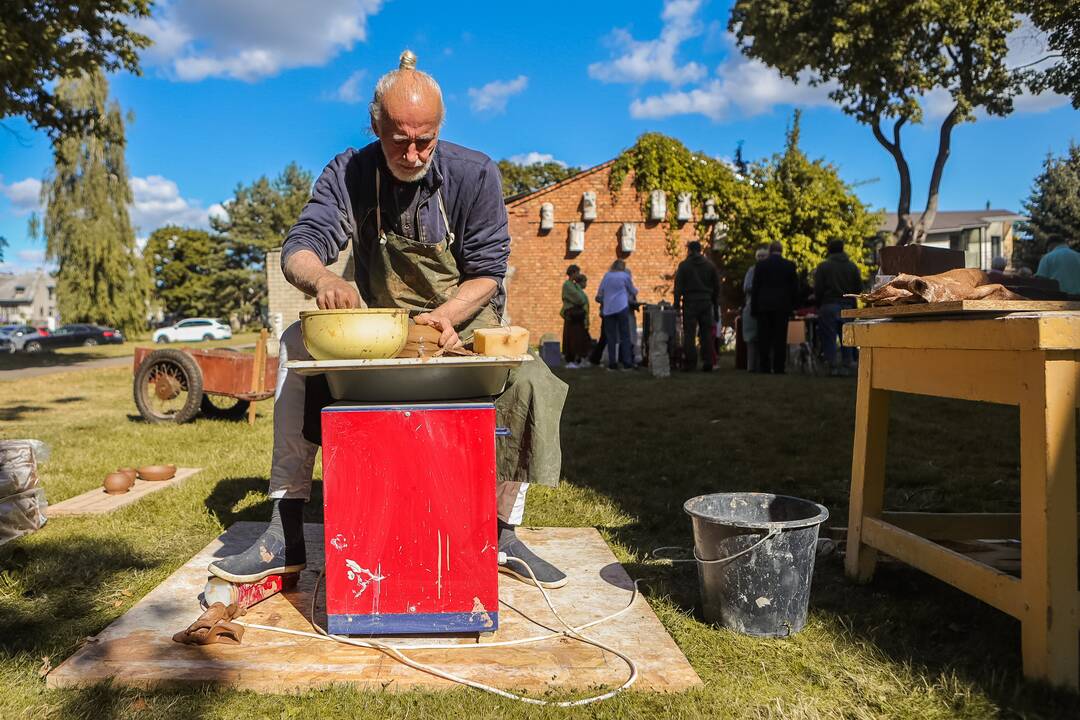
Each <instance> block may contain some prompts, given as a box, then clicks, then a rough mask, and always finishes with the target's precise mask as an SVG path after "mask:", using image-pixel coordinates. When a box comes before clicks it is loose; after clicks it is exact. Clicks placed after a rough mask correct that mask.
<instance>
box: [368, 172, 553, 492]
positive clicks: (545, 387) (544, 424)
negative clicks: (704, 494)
mask: <svg viewBox="0 0 1080 720" xmlns="http://www.w3.org/2000/svg"><path fill="white" fill-rule="evenodd" d="M381 181H382V178H381V177H380V173H379V171H378V170H376V171H375V229H376V240H375V242H373V243H372V244H371V251H370V254H369V256H368V274H369V283H370V289H371V296H372V297H371V300H372V302H371V305H372V306H373V307H397V308H402V309H405V310H408V311H409V314H410V315H417V314H420V313H423V312H428V311H431V310H434V309H435V308H437V307H439V306H440V305H442V304H444V303H446V302H447V301H448V300H449V299H450V298H452V297H454V296H455V295H456V294H457V290H458V287H459V286H460V284H461V271H460V270H459V269H458V266H457V260H455V259H454V255H453V253H452V252H451V251H450V248H451V247H453V244H454V242H455V240H456V238H455V237H454V233H453V232H451V230H450V221H449V219H448V218H447V215H446V206H445V205H444V204H443V197H442V191H441V190H436V191H435V199H436V201H437V202H438V204H439V215H440V217H441V218H442V222H443V232H444V234H443V238H442V239H441V240H439V241H438V242H435V243H428V242H423V240H424V229H423V225H422V224H418V232H419V233H420V241H417V240H413V239H412V238H407V237H405V236H404V235H399V234H397V233H395V232H386V231H385V230H383V226H382V204H381V200H380V197H379V193H380V187H379V186H380V185H381ZM501 320H502V318H500V317H499V315H498V313H496V311H495V308H494V307H493V306H492V305H491V304H488V305H485V306H484V307H483V308H482V309H481V310H480V311H479V312H478V313H477V314H476V315H475V316H473V317H472V318H469V319H466V320H465V321H463V322H462V323H460V324H459V325H458V327H456V328H455V329H456V330H457V331H458V334H459V336H460V337H461V339H462V342H469V341H470V340H471V339H472V334H473V332H474V331H475V330H478V329H480V328H489V327H498V326H499V325H501V324H502V323H501ZM566 391H567V386H566V383H564V382H563V381H561V380H559V379H558V378H557V377H555V376H554V375H553V374H552V373H551V370H549V369H548V367H547V365H545V364H544V363H543V362H542V361H541V360H540V359H539V358H538V357H535V356H534V359H533V361H532V362H527V363H523V364H522V365H521V366H520V367H518V368H515V369H514V370H511V371H510V377H509V379H508V381H507V386H506V390H505V391H504V392H503V393H502V394H501V395H499V397H497V398H496V399H495V414H496V422H498V424H499V425H500V426H501V427H506V428H509V430H510V437H507V438H501V439H500V440H499V443H498V445H497V446H496V447H497V449H498V452H497V453H496V459H497V467H498V479H499V480H500V481H514V482H528V483H539V484H541V485H557V484H558V482H559V474H560V472H561V468H562V449H561V447H560V443H559V421H560V419H561V417H562V408H563V403H564V402H565V401H566Z"/></svg>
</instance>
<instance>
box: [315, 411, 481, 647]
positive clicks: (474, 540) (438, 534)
mask: <svg viewBox="0 0 1080 720" xmlns="http://www.w3.org/2000/svg"><path fill="white" fill-rule="evenodd" d="M322 440H323V446H322V449H323V455H322V463H323V517H324V520H323V522H324V523H325V532H326V538H325V539H326V614H327V623H328V630H329V631H330V632H331V633H335V634H340V635H350V634H351V635H358V634H360V635H398V634H432V633H468V632H489V631H493V630H495V629H496V628H497V627H498V622H499V616H498V602H499V597H498V593H499V586H498V564H497V558H498V544H497V533H498V530H497V527H496V506H495V406H494V405H493V404H491V403H490V402H452V403H447V402H440V403H412V404H407V405H405V404H403V405H387V404H377V405H376V404H357V403H342V402H339V403H335V404H333V405H330V406H328V407H326V408H324V409H323V411H322Z"/></svg>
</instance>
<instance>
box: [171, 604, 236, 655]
mask: <svg viewBox="0 0 1080 720" xmlns="http://www.w3.org/2000/svg"><path fill="white" fill-rule="evenodd" d="M243 614H244V611H243V610H242V609H241V608H240V607H239V606H237V605H236V604H232V605H228V606H226V605H225V604H224V603H219V602H216V603H214V604H213V605H211V606H210V607H208V608H206V612H204V613H203V614H202V615H200V616H199V619H198V620H196V621H195V622H193V623H191V624H190V625H188V627H187V629H186V630H182V631H180V632H178V633H176V634H175V635H173V638H172V639H173V640H174V641H176V642H178V643H183V644H185V645H214V644H216V643H222V644H225V645H239V644H240V641H241V639H243V637H244V626H243V625H240V624H238V623H234V622H232V619H233V618H235V617H237V616H238V615H243Z"/></svg>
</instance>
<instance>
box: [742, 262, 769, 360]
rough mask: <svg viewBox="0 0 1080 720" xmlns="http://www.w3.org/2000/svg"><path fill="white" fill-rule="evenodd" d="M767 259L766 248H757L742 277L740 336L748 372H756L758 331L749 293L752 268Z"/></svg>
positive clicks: (751, 286) (751, 288)
mask: <svg viewBox="0 0 1080 720" xmlns="http://www.w3.org/2000/svg"><path fill="white" fill-rule="evenodd" d="M767 257H769V249H768V248H767V247H764V246H762V247H759V248H758V249H757V250H756V251H755V252H754V265H751V266H750V267H749V268H748V269H747V271H746V275H745V276H744V277H743V284H742V288H743V297H744V298H745V299H746V300H745V303H744V304H743V309H742V336H743V342H744V343H746V369H747V371H749V372H752V373H756V372H758V329H757V320H756V319H755V318H754V309H753V306H754V303H753V302H751V299H752V298H751V291H752V290H753V287H754V266H755V265H756V264H757V263H759V262H761V261H762V260H764V259H765V258H767Z"/></svg>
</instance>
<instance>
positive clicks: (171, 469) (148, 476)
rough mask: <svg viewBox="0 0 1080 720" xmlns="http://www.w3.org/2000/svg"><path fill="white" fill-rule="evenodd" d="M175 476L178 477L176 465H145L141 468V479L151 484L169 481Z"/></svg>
mask: <svg viewBox="0 0 1080 720" xmlns="http://www.w3.org/2000/svg"><path fill="white" fill-rule="evenodd" d="M174 475H176V466H175V465H144V466H143V467H141V468H139V477H140V478H142V479H143V480H148V481H151V482H156V481H159V480H168V479H170V478H172V477H173V476H174Z"/></svg>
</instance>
